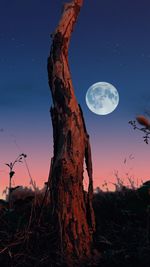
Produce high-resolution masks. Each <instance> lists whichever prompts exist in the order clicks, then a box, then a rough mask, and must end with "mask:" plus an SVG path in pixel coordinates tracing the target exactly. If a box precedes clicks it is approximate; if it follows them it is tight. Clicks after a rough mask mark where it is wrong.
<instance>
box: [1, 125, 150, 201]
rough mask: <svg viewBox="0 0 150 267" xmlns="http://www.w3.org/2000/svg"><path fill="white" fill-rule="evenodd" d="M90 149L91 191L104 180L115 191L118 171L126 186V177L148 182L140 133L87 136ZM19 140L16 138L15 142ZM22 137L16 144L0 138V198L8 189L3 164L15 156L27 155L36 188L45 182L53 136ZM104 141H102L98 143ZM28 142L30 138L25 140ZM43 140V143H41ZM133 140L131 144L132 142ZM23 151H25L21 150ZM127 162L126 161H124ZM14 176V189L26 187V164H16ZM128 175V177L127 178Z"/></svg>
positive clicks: (146, 153) (146, 155)
mask: <svg viewBox="0 0 150 267" xmlns="http://www.w3.org/2000/svg"><path fill="white" fill-rule="evenodd" d="M90 136H91V146H92V159H93V180H94V188H96V187H97V186H100V187H101V188H102V189H103V187H102V185H103V184H104V182H105V181H107V183H108V187H109V188H110V189H112V190H113V189H114V186H113V183H115V182H116V178H115V173H116V172H118V175H119V177H121V178H122V179H123V180H124V182H125V183H128V179H127V176H129V177H132V178H134V180H135V183H137V182H138V184H139V185H140V184H141V180H143V181H145V180H149V178H150V171H149V160H148V159H149V157H150V147H149V145H146V144H145V143H144V142H143V140H142V138H141V135H139V133H137V134H135V132H134V131H133V130H132V129H131V137H132V138H134V139H132V140H130V139H128V138H125V137H124V136H121V137H120V139H118V136H115V135H113V134H112V133H111V138H107V139H105V138H104V136H103V138H102V137H100V135H95V133H93V134H92V132H91V134H90ZM18 139H19V138H17V140H18ZM27 139H28V136H26V139H25V137H24V136H22V137H21V138H20V140H19V141H18V143H19V144H20V143H21V144H22V145H21V147H19V148H18V147H17V146H18V145H19V144H17V146H16V144H15V143H14V139H13V138H6V136H3V138H2V135H1V151H3V157H2V158H1V159H0V197H3V198H4V197H5V196H4V195H3V196H2V191H3V190H4V188H5V187H6V186H8V174H9V169H8V167H7V166H6V165H5V163H10V162H11V161H12V160H15V158H16V157H17V156H18V154H19V153H26V154H27V163H28V166H29V170H30V173H31V176H32V178H33V180H34V181H35V182H36V183H37V186H39V187H40V188H42V187H43V186H44V182H46V181H47V178H48V174H49V167H50V159H51V157H52V150H53V148H52V136H50V138H49V136H47V135H42V136H41V133H39V135H38V134H37V136H36V137H34V134H33V133H32V135H31V136H30V142H28V143H27ZM101 139H103V140H101ZM28 140H29V139H28ZM41 140H43V142H42V141H41ZM133 140H134V141H133ZM24 148H25V149H24ZM125 159H126V160H125ZM14 170H15V172H16V173H15V176H14V178H13V180H12V182H13V183H12V184H13V185H14V186H17V185H23V186H29V182H30V178H29V174H28V172H27V169H26V167H25V164H24V163H23V164H21V163H19V164H16V166H15V169H14ZM127 173H128V175H127ZM87 184H88V181H87V175H86V171H85V180H84V185H85V186H86V185H87Z"/></svg>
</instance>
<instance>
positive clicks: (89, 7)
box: [0, 0, 150, 180]
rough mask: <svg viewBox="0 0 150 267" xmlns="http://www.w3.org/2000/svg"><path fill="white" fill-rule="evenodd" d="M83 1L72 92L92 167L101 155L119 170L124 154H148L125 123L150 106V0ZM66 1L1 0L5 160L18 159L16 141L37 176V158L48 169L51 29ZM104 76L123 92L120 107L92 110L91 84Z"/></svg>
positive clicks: (0, 110) (0, 104) (0, 139)
mask: <svg viewBox="0 0 150 267" xmlns="http://www.w3.org/2000/svg"><path fill="white" fill-rule="evenodd" d="M84 2H85V3H84V6H83V8H82V10H81V14H80V17H79V20H78V22H77V25H76V27H75V31H74V33H73V36H72V40H71V45H70V50H69V58H70V66H71V72H72V78H73V83H74V87H75V93H76V96H77V98H78V101H79V102H80V104H81V106H82V108H83V112H84V115H85V120H86V124H87V128H88V130H89V133H90V136H91V143H92V147H93V158H94V162H95V163H94V164H95V168H96V169H98V166H101V164H100V162H101V160H102V162H103V163H104V162H105V165H106V164H107V165H108V169H109V171H110V172H111V171H113V170H112V166H114V169H116V168H119V164H120V161H121V160H122V159H123V158H124V157H125V156H126V155H128V154H130V153H133V154H134V152H135V151H136V153H137V155H138V156H137V157H138V160H140V155H141V157H142V160H143V161H144V159H143V156H144V155H145V153H149V150H148V149H149V148H147V147H145V146H144V144H143V143H142V141H141V139H142V138H141V136H140V134H139V133H134V132H133V131H132V129H130V126H129V125H128V121H129V120H130V119H134V117H135V116H136V115H137V114H140V113H144V111H145V110H149V109H150V75H149V72H150V2H149V0H137V1H129V0H126V1H123V0H114V1H112V0H102V1H91V0H85V1H84ZM63 3H64V1H61V0H55V1H54V0H44V1H41V0H30V1H29V0H22V1H19V0H12V1H10V0H1V3H0V73H1V79H0V93H1V94H0V96H1V97H0V128H3V129H4V132H0V147H1V148H0V150H1V152H0V164H3V161H6V159H8V160H9V158H10V157H15V155H16V153H17V150H15V149H16V148H15V146H14V144H13V138H14V139H15V140H17V142H18V143H19V144H20V146H21V147H22V149H23V150H24V152H26V153H27V154H28V155H29V159H30V164H31V166H32V167H31V168H33V173H34V169H35V166H36V162H40V161H42V163H41V164H43V165H42V169H45V168H47V169H46V171H45V173H48V169H49V165H48V166H47V164H48V162H49V158H50V156H51V155H52V144H51V140H52V127H51V122H50V116H49V108H50V105H51V96H50V92H49V88H48V83H47V68H46V64H47V57H48V53H49V48H50V33H52V32H53V30H54V29H55V26H56V25H57V23H58V20H59V18H60V11H61V7H62V4H63ZM99 81H106V82H110V83H112V84H113V85H114V86H115V87H116V88H117V89H118V92H119V95H120V104H119V106H118V108H117V109H116V110H115V111H114V112H113V113H112V114H110V115H107V116H97V115H94V114H93V113H91V112H90V110H88V108H87V106H86V104H85V94H86V91H87V89H88V88H89V86H91V85H92V84H93V83H95V82H99ZM12 136H13V137H12ZM138 145H139V148H137V146H138ZM13 146H14V147H13ZM118 147H119V148H120V152H119V148H118ZM116 148H117V149H118V150H117V151H118V153H119V154H116V163H111V157H112V154H113V151H114V149H115V152H116ZM144 149H146V152H145V150H144ZM10 150H11V152H10ZM139 150H140V151H141V150H142V151H143V154H140V153H141V152H139ZM35 151H36V156H37V158H36V157H35ZM98 151H99V154H98ZM116 153H117V152H116ZM4 155H5V156H4ZM101 155H103V157H102V156H101ZM142 155H143V156H142ZM146 155H147V154H146ZM38 157H39V158H38ZM135 157H136V156H135ZM33 158H34V159H33ZM10 160H11V158H10ZM36 160H37V161H36ZM117 162H118V166H117ZM44 164H45V165H44ZM96 164H97V165H96ZM115 164H116V165H115ZM102 165H103V164H102ZM110 165H112V166H110ZM135 165H136V164H135ZM1 166H2V165H0V168H3V167H1ZM46 166H47V167H46ZM110 172H109V173H110ZM105 174H106V175H107V172H106V173H105ZM108 175H109V174H108ZM45 176H46V175H45V174H44V175H43V180H44V179H45ZM97 176H98V175H97ZM100 177H101V180H102V175H100ZM105 178H106V177H105ZM96 179H98V177H97V178H96Z"/></svg>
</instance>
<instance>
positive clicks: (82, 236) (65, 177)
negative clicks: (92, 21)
mask: <svg viewBox="0 0 150 267" xmlns="http://www.w3.org/2000/svg"><path fill="white" fill-rule="evenodd" d="M82 4H83V0H74V1H72V2H71V3H67V4H65V5H64V9H63V14H62V17H61V19H60V22H59V24H58V27H57V28H56V30H55V32H54V33H53V34H52V46H51V51H50V56H49V58H48V77H49V86H50V89H51V93H52V99H53V104H54V107H53V108H51V117H52V124H53V139H54V157H53V160H52V170H51V177H50V181H49V183H50V192H51V202H52V208H53V218H55V219H54V223H55V227H56V225H57V227H58V228H57V229H58V231H57V232H58V234H59V241H60V249H61V253H62V255H64V257H65V258H68V256H69V257H77V258H79V259H82V258H84V257H88V256H90V252H91V243H92V233H93V231H94V230H95V218H94V212H93V208H92V196H93V179H92V161H91V148H90V142H89V135H88V133H87V130H86V127H85V123H84V118H83V114H82V110H81V107H80V106H79V105H78V103H77V100H76V97H75V94H74V88H73V85H72V80H71V74H70V69H69V64H68V47H69V42H70V37H71V33H72V31H73V27H74V24H75V22H76V20H77V17H78V14H79V11H80V8H81V6H82ZM84 159H85V163H86V168H87V172H88V177H89V187H88V194H87V195H86V194H85V192H84V190H83V171H84V170H83V165H84Z"/></svg>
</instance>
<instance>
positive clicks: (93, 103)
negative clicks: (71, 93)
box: [86, 82, 119, 115]
mask: <svg viewBox="0 0 150 267" xmlns="http://www.w3.org/2000/svg"><path fill="white" fill-rule="evenodd" d="M86 104H87V106H88V108H89V109H90V110H91V111H92V112H94V113H95V114H98V115H107V114H109V113H111V112H113V111H114V110H115V109H116V107H117V106H118V104H119V94H118V91H117V89H116V88H115V87H114V86H113V85H112V84H110V83H107V82H98V83H95V84H93V85H92V86H90V88H89V89H88V90H87V93H86Z"/></svg>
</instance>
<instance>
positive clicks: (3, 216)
mask: <svg viewBox="0 0 150 267" xmlns="http://www.w3.org/2000/svg"><path fill="white" fill-rule="evenodd" d="M20 190H22V192H23V191H24V190H25V192H26V197H22V196H25V194H24V192H23V193H22V195H21V193H20ZM17 191H18V192H17ZM45 192H46V191H45V190H43V191H41V192H38V193H37V192H33V191H32V194H31V190H29V191H27V189H19V188H17V189H16V193H15V191H14V193H13V194H14V195H12V203H11V209H9V205H8V203H7V202H6V201H4V200H0V266H2V267H5V266H7V267H9V266H10V267H12V266H14V267H30V266H32V267H34V266H35V267H42V266H45V267H46V266H67V265H66V264H65V263H63V259H62V258H61V257H60V255H58V253H57V250H56V247H57V240H56V238H55V237H56V232H55V231H56V228H55V230H54V229H53V228H52V223H51V222H52V218H51V212H50V210H51V209H50V202H49V196H48V195H46V197H45V198H44V196H45ZM17 194H18V195H19V196H20V197H19V198H18V197H17ZM43 199H44V203H43ZM93 205H94V211H95V216H96V226H97V230H96V233H95V236H94V248H93V258H92V259H91V262H89V263H88V264H87V265H86V264H85V263H84V264H79V263H77V264H76V266H102V267H105V266H106V267H108V266H111V267H112V266H115V267H117V266H118V267H120V266H121V267H127V266H128V267H130V266H131V267H133V266H136V267H137V266H142V267H144V266H147V267H148V266H150V182H146V183H144V184H143V185H142V186H141V187H140V188H138V189H129V188H126V187H122V189H121V190H120V191H115V192H103V191H101V190H97V193H95V194H94V200H93ZM98 252H100V254H99V253H98Z"/></svg>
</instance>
